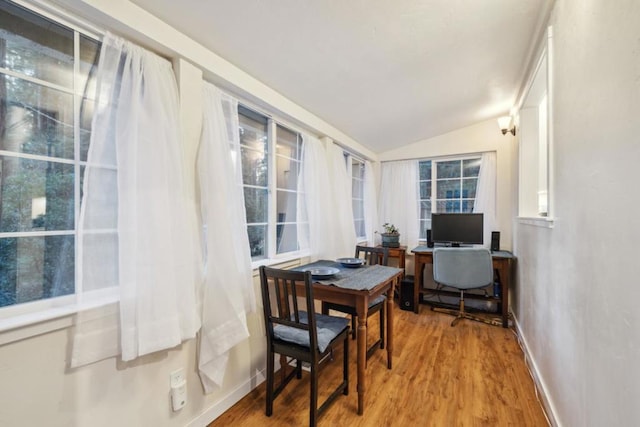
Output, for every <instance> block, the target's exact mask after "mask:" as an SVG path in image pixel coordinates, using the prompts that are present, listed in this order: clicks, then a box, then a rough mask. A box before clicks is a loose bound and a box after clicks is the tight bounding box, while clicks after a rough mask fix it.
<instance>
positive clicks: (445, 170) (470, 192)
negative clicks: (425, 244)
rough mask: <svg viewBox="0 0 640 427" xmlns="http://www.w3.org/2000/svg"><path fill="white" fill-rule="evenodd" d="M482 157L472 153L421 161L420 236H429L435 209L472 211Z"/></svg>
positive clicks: (419, 175) (441, 210)
mask: <svg viewBox="0 0 640 427" xmlns="http://www.w3.org/2000/svg"><path fill="white" fill-rule="evenodd" d="M480 161H481V159H480V157H471V158H457V159H443V160H422V161H420V162H419V163H418V179H419V186H420V198H419V204H420V239H423V240H425V239H426V238H427V237H426V230H427V229H429V228H431V213H432V212H451V213H455V212H473V206H474V204H475V198H476V187H477V185H478V175H479V174H480Z"/></svg>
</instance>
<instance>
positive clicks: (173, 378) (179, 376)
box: [169, 368, 186, 388]
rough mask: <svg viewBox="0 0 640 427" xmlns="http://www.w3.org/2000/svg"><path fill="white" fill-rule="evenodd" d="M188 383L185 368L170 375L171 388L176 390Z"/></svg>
mask: <svg viewBox="0 0 640 427" xmlns="http://www.w3.org/2000/svg"><path fill="white" fill-rule="evenodd" d="M185 381H186V379H185V377H184V368H180V369H176V370H175V371H173V372H171V374H169V384H170V385H171V388H176V387H179V386H180V385H182V383H184V382H185Z"/></svg>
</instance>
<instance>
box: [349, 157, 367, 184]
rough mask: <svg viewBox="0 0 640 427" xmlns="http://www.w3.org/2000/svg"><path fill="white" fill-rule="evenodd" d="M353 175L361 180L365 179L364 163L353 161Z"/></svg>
mask: <svg viewBox="0 0 640 427" xmlns="http://www.w3.org/2000/svg"><path fill="white" fill-rule="evenodd" d="M351 176H352V177H353V178H357V179H360V180H363V179H364V163H362V162H360V161H358V160H355V159H354V160H353V162H352V163H351Z"/></svg>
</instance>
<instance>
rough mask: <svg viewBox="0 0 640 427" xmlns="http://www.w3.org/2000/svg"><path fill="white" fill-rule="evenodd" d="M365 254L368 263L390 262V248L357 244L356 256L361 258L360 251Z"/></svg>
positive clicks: (383, 263)
mask: <svg viewBox="0 0 640 427" xmlns="http://www.w3.org/2000/svg"><path fill="white" fill-rule="evenodd" d="M361 252H362V253H363V254H364V259H365V261H366V263H367V265H375V264H380V265H387V264H388V262H389V249H388V248H380V247H372V246H356V258H360V253H361Z"/></svg>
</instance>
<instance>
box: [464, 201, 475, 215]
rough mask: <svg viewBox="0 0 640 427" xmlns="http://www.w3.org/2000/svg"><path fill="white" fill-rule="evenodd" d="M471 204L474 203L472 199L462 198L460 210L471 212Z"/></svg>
mask: <svg viewBox="0 0 640 427" xmlns="http://www.w3.org/2000/svg"><path fill="white" fill-rule="evenodd" d="M473 204H474V201H473V200H463V201H462V212H468V213H471V212H473Z"/></svg>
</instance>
